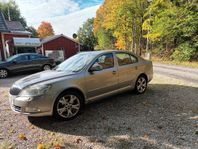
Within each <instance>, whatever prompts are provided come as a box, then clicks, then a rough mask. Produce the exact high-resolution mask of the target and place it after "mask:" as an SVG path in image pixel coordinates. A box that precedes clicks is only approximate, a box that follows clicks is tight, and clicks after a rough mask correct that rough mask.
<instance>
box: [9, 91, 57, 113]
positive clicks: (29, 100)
mask: <svg viewBox="0 0 198 149" xmlns="http://www.w3.org/2000/svg"><path fill="white" fill-rule="evenodd" d="M46 99H47V97H45V96H34V97H20V96H13V95H9V102H10V106H11V109H12V110H13V111H14V112H17V113H20V114H24V115H28V116H50V115H52V111H53V110H52V105H50V102H49V100H46Z"/></svg>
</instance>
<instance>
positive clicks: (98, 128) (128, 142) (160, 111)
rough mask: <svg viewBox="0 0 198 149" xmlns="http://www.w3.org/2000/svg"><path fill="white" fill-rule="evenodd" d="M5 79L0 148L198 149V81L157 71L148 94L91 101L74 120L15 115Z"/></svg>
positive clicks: (0, 106)
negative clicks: (185, 79) (172, 76)
mask: <svg viewBox="0 0 198 149" xmlns="http://www.w3.org/2000/svg"><path fill="white" fill-rule="evenodd" d="M19 78H20V77H16V78H10V79H5V80H0V149H1V148H5V149H7V148H9V147H10V148H13V149H14V148H19V149H28V148H37V147H40V148H42V147H45V148H55V147H60V146H62V147H63V148H66V149H68V148H83V149H92V148H93V149H95V148H96V149H101V148H117V149H128V148H134V149H158V148H159V149H180V148H181V149H183V148H192V149H196V148H198V84H197V83H196V82H194V83H192V82H184V81H183V80H177V79H173V78H170V77H167V76H164V75H160V74H155V75H154V79H153V80H152V82H151V83H150V84H149V87H148V90H147V92H146V93H145V94H143V95H136V94H134V93H131V92H126V93H123V94H120V95H117V96H113V97H109V98H107V99H104V100H101V101H98V102H95V103H92V104H89V105H87V106H86V109H85V110H84V112H83V113H82V114H81V115H80V116H79V117H78V118H76V119H74V120H71V121H65V122H63V121H56V120H53V119H52V118H50V117H42V118H27V117H26V116H22V115H18V114H15V113H14V112H12V111H11V110H10V107H9V103H8V93H7V92H8V88H9V86H10V85H11V84H12V82H14V81H15V80H16V79H19Z"/></svg>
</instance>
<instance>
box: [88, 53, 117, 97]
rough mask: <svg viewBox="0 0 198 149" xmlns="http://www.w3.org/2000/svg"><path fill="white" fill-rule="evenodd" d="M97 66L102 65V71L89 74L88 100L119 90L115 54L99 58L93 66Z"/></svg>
mask: <svg viewBox="0 0 198 149" xmlns="http://www.w3.org/2000/svg"><path fill="white" fill-rule="evenodd" d="M95 64H97V65H100V66H101V68H102V69H101V70H97V71H93V72H87V76H86V88H87V97H88V99H90V98H94V97H97V96H100V95H105V93H109V92H112V91H115V90H116V89H118V73H117V67H116V65H115V62H114V56H113V53H107V54H103V55H101V56H99V57H98V58H97V59H96V60H95V62H94V63H93V64H92V66H93V65H95ZM92 66H91V67H92ZM91 67H90V68H91Z"/></svg>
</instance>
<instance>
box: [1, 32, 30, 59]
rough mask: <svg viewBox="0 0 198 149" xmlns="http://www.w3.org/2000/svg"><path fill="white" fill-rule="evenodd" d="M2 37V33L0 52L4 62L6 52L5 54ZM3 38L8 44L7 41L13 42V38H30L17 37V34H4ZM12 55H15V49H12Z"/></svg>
mask: <svg viewBox="0 0 198 149" xmlns="http://www.w3.org/2000/svg"><path fill="white" fill-rule="evenodd" d="M1 35H2V33H0V52H1V57H2V59H3V60H4V59H5V58H4V52H3V43H2V40H1ZM3 37H4V42H6V41H7V40H13V37H22V38H23V37H24V38H25V37H29V35H17V34H6V33H4V34H3ZM9 50H10V53H11V54H12V53H13V49H12V48H10V49H9Z"/></svg>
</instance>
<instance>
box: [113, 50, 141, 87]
mask: <svg viewBox="0 0 198 149" xmlns="http://www.w3.org/2000/svg"><path fill="white" fill-rule="evenodd" d="M116 59H117V63H118V74H119V88H125V87H131V86H133V85H134V84H135V81H136V78H137V75H138V58H137V57H135V56H134V55H132V54H129V53H125V52H116Z"/></svg>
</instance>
